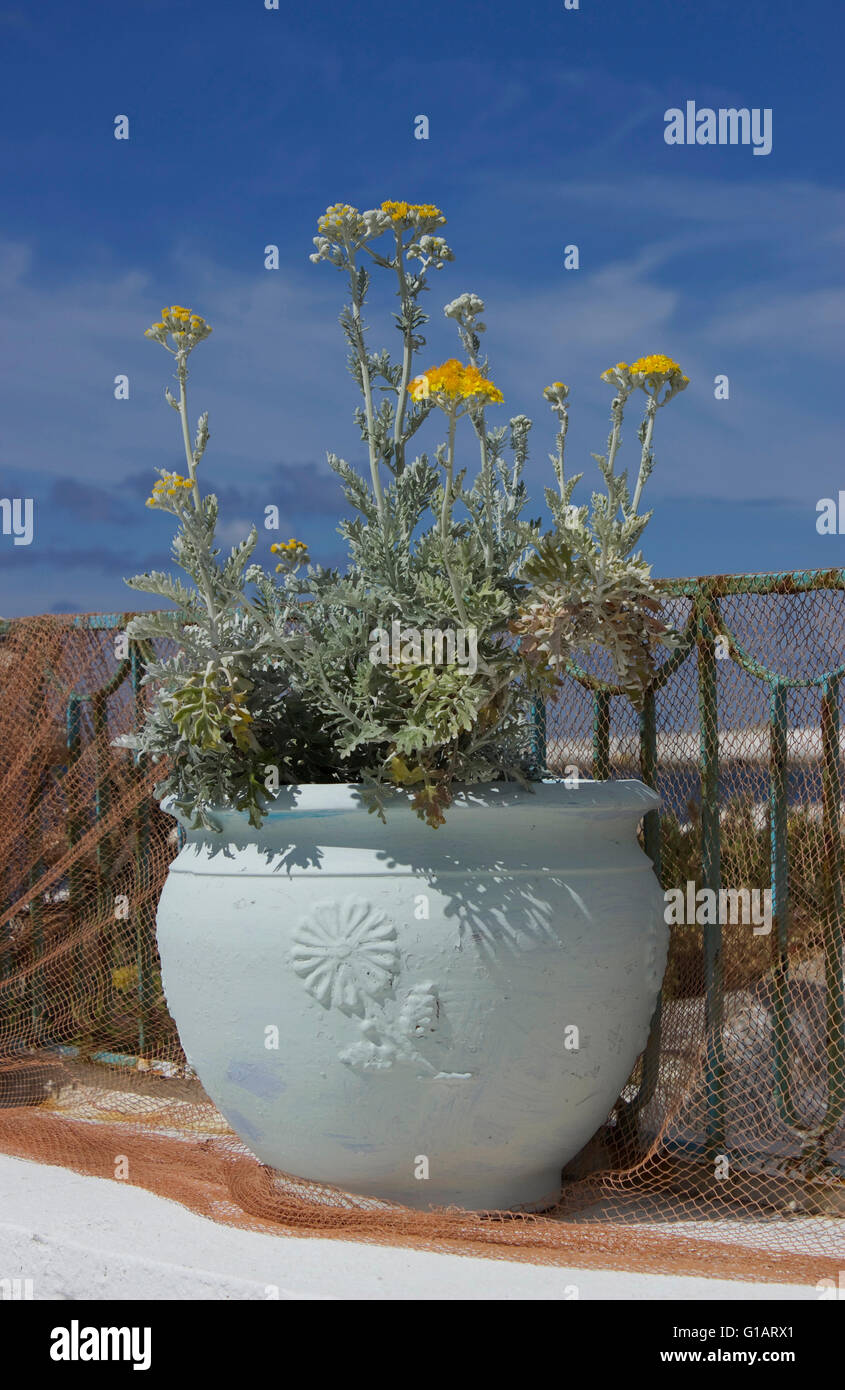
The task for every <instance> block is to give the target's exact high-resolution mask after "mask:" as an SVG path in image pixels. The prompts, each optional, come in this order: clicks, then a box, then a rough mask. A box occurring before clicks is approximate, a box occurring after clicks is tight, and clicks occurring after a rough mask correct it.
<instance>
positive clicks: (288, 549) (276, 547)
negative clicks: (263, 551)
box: [270, 536, 308, 555]
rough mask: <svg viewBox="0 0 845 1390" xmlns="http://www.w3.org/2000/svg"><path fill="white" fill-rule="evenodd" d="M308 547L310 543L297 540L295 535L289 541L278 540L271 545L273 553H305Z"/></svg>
mask: <svg viewBox="0 0 845 1390" xmlns="http://www.w3.org/2000/svg"><path fill="white" fill-rule="evenodd" d="M307 549H308V545H307V544H306V542H305V541H295V540H294V538H293V536H291V538H290V540H289V541H276V542H275V543H274V544H273V545H271V546H270V550H271V553H272V554H273V555H281V554H288V555H300V554H304V553H305V551H306V550H307Z"/></svg>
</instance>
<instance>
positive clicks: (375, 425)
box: [126, 202, 687, 1209]
mask: <svg viewBox="0 0 845 1390" xmlns="http://www.w3.org/2000/svg"><path fill="white" fill-rule="evenodd" d="M444 223H445V218H444V217H443V215H442V213H441V212H440V211H439V209H437V208H435V207H432V206H428V205H409V204H406V203H396V202H387V203H384V204H383V205H382V206H381V208H378V209H374V210H372V211H368V212H364V213H359V212H358V211H356V209H354V208H352V207H349V206H347V205H345V204H338V205H335V206H334V207H331V208H329V209H328V210H327V212H326V213H325V215H324V216H323V217H321V218H320V220H319V223H318V236H317V237H316V238H315V248H316V249H315V251H314V253H313V255H312V257H311V259H312V261H314V262H317V263H321V262H327V263H329V265H331V266H333V267H335V268H336V269H337V270H338V271H339V272H340V274H341V275H342V277H343V279H344V280H345V282H346V285H347V287H348V303H347V305H346V307H345V308H344V309H343V312H342V314H341V316H340V323H341V325H342V328H343V332H344V334H345V337H346V341H347V344H348V348H349V369H350V372H351V373H352V376H353V377H354V379H355V381H356V382H357V384H358V387H359V389H360V392H361V398H362V403H361V406H360V407H359V408H358V410H357V411H356V417H355V418H356V423H357V425H358V428H359V430H360V435H361V439H362V441H363V444H364V448H365V451H366V456H367V466H366V467H365V469H364V470H363V472H359V471H358V470H357V469H356V468H354V467H353V466H352V465H351V464H350V463H348V462H346V461H345V460H344V459H342V458H339V457H337V456H335V455H334V454H330V455H329V463H330V465H331V467H332V469H333V470H334V471H335V473H336V474H337V475H338V477H339V478H340V480H341V482H342V484H343V488H344V491H345V495H346V497H347V499H348V502H349V504H350V507H351V509H352V515H351V517H350V518H349V519H347V520H345V521H343V522H342V523H341V525H340V528H339V530H340V534H341V535H342V536H343V537H344V538H345V540H346V543H347V545H348V563H347V564H346V566H345V568H344V569H343V570H342V571H340V570H338V569H327V568H324V567H322V566H320V565H317V564H311V563H310V562H309V560H308V551H307V546H306V545H305V543H304V542H301V541H298V540H295V539H293V538H292V539H290V540H288V541H286V542H281V543H277V544H275V545H273V546H271V547H270V548H271V550H272V551H273V552H275V556H276V562H275V564H274V565H273V564H271V565H270V566H269V567H268V568H265V567H264V566H262V565H260V564H258V563H256V562H255V561H254V559H253V554H254V551H255V548H256V546H257V543H258V532H257V530H256V529H255V528H253V530H252V531H251V533H250V535H249V536H248V537H247V538H246V539H245V540H244V541H243V542H242V543H241V544H239V545H236V546H235V547H234V548H233V549H232V550H231V552H230V553H229V554H228V555H223V554H222V552H221V551H220V549H219V548H218V545H217V543H216V539H215V535H216V523H217V501H216V498H215V497H214V496H213V495H209V494H204V493H203V491H202V488H201V485H200V471H201V470H200V465H201V462H202V458H203V454H204V451H205V448H206V444H207V442H208V438H209V432H208V418H207V416H206V415H203V416H201V418H200V420H199V425H198V428H197V430H196V434H195V437H194V439H193V442H192V438H191V431H190V428H189V417H188V406H187V377H188V367H187V364H188V358H189V356H190V354H191V353H192V352H193V351H194V349H195V348H196V347H197V346H198V345H199V344H200V343H202V342H203V340H204V339H205V338H207V337H208V335H209V333H210V332H211V330H210V328H209V326H208V325H207V324H206V322H205V321H204V319H202V318H201V317H199V316H198V315H192V314H190V313H189V312H188V310H186V309H183V308H181V307H179V306H172V307H170V308H168V309H166V310H165V311H164V312H163V314H162V317H161V320H160V322H158V323H156V324H155V325H154V326H153V327H152V328H151V329H149V330H148V334H147V336H149V337H151V338H153V339H155V340H156V341H157V342H159V343H160V344H161V345H162V346H163V347H164V348H166V349H167V351H168V352H169V353H171V355H172V356H173V358H174V364H175V375H176V381H177V383H178V394H177V395H173V394H171V392H170V391H167V393H166V394H167V399H168V401H169V404H170V405H171V406H172V407H173V408H174V409H175V410H176V412H177V413H178V415H179V421H180V426H181V433H182V439H183V444H184V450H185V459H186V465H185V467H186V471H185V473H184V475H183V474H176V473H172V472H168V471H165V470H161V471H160V477H159V481H158V482H157V483H156V484H155V487H154V489H153V495H152V497H151V498H150V499H149V503H148V505H150V506H153V507H156V508H159V509H163V510H165V511H167V512H169V513H171V514H172V515H173V518H174V520H175V523H176V532H175V539H174V542H173V559H174V560H175V562H176V564H177V565H178V566H179V567H180V568H181V570H182V571H183V573H184V574H185V576H186V577H187V581H188V582H186V581H185V580H183V579H179V578H176V577H172V576H170V575H165V574H163V573H154V574H145V575H142V576H139V577H137V578H135V579H133V580H130V581H129V582H130V583H131V585H132V586H133V587H134V588H136V589H140V590H143V591H145V592H147V593H151V594H154V595H156V596H157V597H159V598H162V599H166V600H168V601H169V602H170V603H171V604H172V605H173V606H172V607H171V608H170V609H168V610H165V611H157V612H150V613H144V614H141V615H140V616H138V617H136V618H135V619H133V621H132V625H131V628H130V635H131V636H132V637H133V638H137V639H143V640H146V641H148V640H150V639H154V640H155V641H157V642H159V643H163V647H160V648H159V657H158V659H156V660H153V661H151V662H150V663H149V664H148V666H147V670H146V681H147V682H148V683H149V684H150V685H151V686H152V688H153V692H154V697H153V699H152V701H151V704H150V707H149V710H148V713H147V716H146V722H145V723H144V726H143V727H142V728H141V729H140V730H139V732H138V733H137V734H136V735H134V736H133V737H132V738H130V739H128V740H126V742H128V743H129V744H130V745H131V746H133V747H134V748H136V749H137V750H138V751H139V753H143V754H145V755H147V756H149V757H151V758H152V759H154V760H156V761H160V762H161V764H162V778H161V782H160V784H159V786H158V788H157V792H158V794H159V795H160V796H161V797H163V798H164V805H165V807H166V809H168V810H169V811H170V812H171V813H172V814H173V815H174V816H176V817H177V818H178V819H179V820H180V822H181V823H182V825H183V827H184V829H185V834H186V839H185V844H184V847H183V848H182V850H181V852H180V854H179V856H178V858H177V859H176V860H175V862H174V863H173V864H172V866H171V869H170V873H169V876H168V880H167V883H166V884H165V887H164V891H163V894H162V898H161V902H160V906H159V913H158V941H159V949H160V954H161V961H162V972H163V984H164V989H165V993H166V997H167V1001H168V1006H169V1007H170V1009H171V1012H172V1014H173V1017H174V1019H175V1020H176V1023H177V1026H178V1028H179V1033H180V1037H181V1040H182V1043H183V1045H184V1047H185V1050H186V1052H187V1054H188V1056H189V1057H190V1059H191V1061H192V1063H193V1065H194V1066H195V1067H196V1069H197V1071H198V1073H199V1075H200V1077H201V1079H202V1081H203V1084H204V1085H205V1088H206V1090H207V1091H208V1093H209V1095H210V1096H211V1097H212V1099H213V1100H214V1101H215V1103H216V1104H217V1105H218V1106H219V1107H220V1109H221V1111H222V1112H223V1114H224V1115H225V1116H226V1118H227V1119H228V1121H229V1123H230V1124H231V1125H232V1126H233V1128H234V1129H235V1130H236V1131H237V1133H238V1134H239V1135H240V1137H241V1138H242V1139H243V1140H244V1142H245V1143H246V1144H247V1145H248V1146H249V1147H250V1148H251V1149H252V1151H253V1152H254V1153H255V1154H256V1155H257V1156H258V1157H259V1158H260V1159H261V1160H262V1161H263V1162H264V1163H266V1164H268V1165H270V1166H271V1167H273V1168H276V1169H278V1170H281V1171H283V1172H286V1173H289V1174H293V1175H296V1176H298V1177H301V1178H310V1179H313V1180H317V1181H320V1182H324V1183H330V1184H334V1185H337V1186H339V1187H342V1188H346V1189H348V1190H350V1191H353V1192H358V1193H365V1194H371V1195H374V1196H380V1197H383V1198H386V1199H392V1200H395V1201H399V1202H402V1203H405V1204H407V1205H410V1206H416V1207H420V1206H422V1207H425V1206H428V1205H431V1204H452V1205H456V1206H461V1207H466V1208H474V1209H496V1208H505V1207H515V1206H532V1205H533V1206H536V1205H538V1204H544V1203H548V1201H550V1200H554V1198H555V1196H556V1195H557V1192H558V1190H559V1175H560V1170H561V1167H562V1165H563V1164H564V1163H565V1162H566V1161H567V1160H568V1159H569V1158H570V1157H571V1156H572V1155H573V1154H574V1153H576V1152H577V1151H578V1150H579V1149H580V1148H581V1147H582V1145H583V1144H584V1143H585V1142H586V1141H587V1139H589V1137H590V1136H591V1135H592V1133H593V1132H594V1131H595V1130H596V1129H597V1127H598V1126H599V1124H600V1123H601V1122H602V1121H603V1120H604V1119H605V1117H606V1115H607V1114H608V1112H609V1110H610V1108H611V1106H612V1104H613V1102H614V1101H615V1099H616V1098H617V1096H618V1094H619V1092H620V1090H621V1088H622V1086H623V1084H624V1082H625V1081H626V1079H627V1077H628V1075H629V1073H630V1070H631V1067H632V1065H633V1063H634V1061H635V1060H636V1057H637V1055H638V1053H639V1052H640V1050H641V1049H642V1047H643V1045H644V1043H645V1040H646V1036H647V1031H648V1023H649V1019H650V1017H651V1013H652V1010H653V1007H654V1003H655V999H656V995H657V991H658V989H659V986H660V979H661V975H662V970H663V965H664V960H665V953H666V944H667V935H668V933H667V928H666V927H665V925H664V922H663V913H662V897H661V894H660V890H659V887H658V885H657V882H656V880H655V879H654V876H653V874H652V872H651V866H650V863H649V861H648V860H647V858H646V857H645V855H644V854H643V853H642V852H641V850H640V848H639V846H638V844H637V839H636V828H637V824H638V822H639V820H640V819H641V817H642V816H643V814H644V813H645V812H647V811H649V810H652V809H654V808H655V807H656V806H657V805H658V798H657V796H656V794H655V793H654V792H653V791H651V790H650V789H649V788H647V787H645V786H644V785H642V784H641V783H639V782H636V781H616V782H605V783H597V782H590V781H588V780H582V781H579V782H577V783H576V784H574V785H573V784H572V782H571V780H569V781H567V782H563V781H562V780H561V779H556V778H553V777H550V776H548V775H547V774H546V773H545V772H544V769H543V767H542V766H539V765H538V760H537V757H536V753H535V741H534V737H533V730H532V727H531V721H530V718H529V711H530V709H531V707H532V705H535V704H536V703H537V702H543V701H547V700H550V699H554V698H555V697H556V696H557V694H558V692H559V690H560V689H561V685H562V676H563V673H564V672H565V669H566V665H567V662H568V661H569V660H570V658H571V657H572V656H573V655H574V653H576V652H578V651H580V650H583V649H585V648H590V647H593V646H595V645H596V644H598V645H599V646H601V647H602V648H604V649H605V650H606V651H607V652H608V653H609V656H610V658H611V659H612V661H613V664H614V667H615V670H616V673H617V677H618V680H619V682H620V683H621V685H622V686H623V687H624V689H625V690H626V692H628V693H629V694H630V696H631V698H632V699H633V700H635V701H636V700H638V699H640V698H641V696H642V691H643V688H644V686H645V684H646V683H647V682H648V680H649V678H650V676H651V674H652V672H653V670H654V664H655V660H656V655H657V652H658V650H659V648H660V647H661V646H664V647H665V646H671V645H672V644H673V642H674V641H675V635H674V634H673V632H672V631H671V630H670V629H669V628H667V627H666V626H665V625H664V623H663V622H662V621H661V617H660V608H661V605H660V597H659V592H658V591H657V589H656V587H655V586H654V584H653V582H652V580H651V578H650V570H649V567H648V565H647V564H646V563H645V561H644V560H643V559H642V556H641V554H639V553H638V552H637V553H635V547H636V545H637V543H638V541H639V539H640V536H641V534H642V531H643V528H644V527H645V525H646V523H647V521H648V516H649V515H650V514H648V513H645V514H644V513H641V512H640V510H639V506H640V500H641V496H642V491H643V487H644V485H645V483H646V481H647V479H648V476H649V473H650V472H651V469H652V462H653V456H652V435H653V429H654V425H655V420H656V416H657V413H658V411H659V410H660V409H661V408H662V406H663V405H665V404H666V402H667V401H668V400H669V399H671V398H672V397H673V396H674V395H675V394H676V393H677V392H678V391H680V390H681V389H683V387H684V386H686V384H687V381H686V378H685V377H684V376H683V375H682V373H681V371H680V368H679V367H678V366H677V364H676V363H674V362H672V361H670V360H669V359H668V358H665V357H662V356H659V357H648V358H644V359H641V360H640V361H638V362H634V363H633V364H631V365H630V366H628V365H627V364H625V363H619V364H618V365H617V366H615V367H613V368H610V369H609V370H608V371H607V372H606V373H604V377H605V380H606V381H607V382H608V383H609V385H610V386H611V387H612V388H613V393H614V394H613V399H612V405H611V432H610V438H609V443H608V448H607V453H606V454H605V455H602V456H596V459H597V462H598V465H599V468H600V470H601V474H602V477H603V480H604V485H605V490H604V492H603V493H601V494H599V493H596V494H594V495H593V497H592V499H591V502H590V504H589V505H584V506H575V505H574V504H573V501H572V496H573V491H574V488H575V486H576V485H577V483H578V481H579V478H580V475H577V476H575V477H572V478H567V476H566V474H565V468H564V451H565V443H566V433H567V424H568V408H569V407H568V390H567V387H566V386H565V385H563V384H562V383H560V382H556V383H554V385H552V386H550V387H548V388H547V389H546V390H545V392H544V395H545V398H546V400H547V401H548V403H549V405H550V407H551V410H552V412H553V415H554V417H555V420H556V423H557V440H556V448H555V452H554V453H553V454H552V455H551V461H552V464H553V469H554V478H555V486H554V487H551V488H549V489H547V491H546V501H547V505H548V510H549V512H550V514H551V521H552V525H551V528H550V529H549V530H548V531H546V532H545V533H544V532H543V530H542V527H541V524H540V522H539V521H537V520H531V519H528V518H526V517H525V515H524V511H525V507H526V500H527V499H526V491H525V484H524V481H523V473H524V469H525V463H526V458H527V453H528V437H529V430H530V428H531V422H530V421H529V420H528V419H527V418H526V417H525V416H524V415H517V416H515V417H514V418H512V419H510V420H509V421H508V423H506V424H497V423H495V418H494V417H495V412H497V411H498V410H499V408H500V407H501V405H502V394H501V392H500V391H499V390H498V388H497V387H496V386H495V384H494V381H493V380H492V378H491V375H490V371H489V367H488V362H487V358H486V357H485V356H482V354H481V343H482V335H483V333H484V332H485V325H484V323H483V322H482V321H481V315H482V314H483V312H484V305H483V303H482V301H481V300H480V299H479V298H478V297H477V296H476V295H474V294H462V295H461V296H460V297H459V298H457V299H455V300H453V301H452V302H451V303H449V304H447V305H446V308H445V313H446V316H447V318H449V319H451V320H452V321H453V323H454V325H455V328H456V330H457V335H458V340H459V344H460V357H456V358H452V359H449V360H448V361H445V362H443V363H441V364H439V365H435V366H429V367H427V368H425V369H424V370H422V371H421V370H419V367H420V361H419V354H420V350H421V349H422V348H423V347H424V346H425V339H424V337H423V335H422V329H423V328H424V325H425V323H426V322H427V315H426V314H425V312H424V311H423V308H422V306H421V296H422V293H423V291H424V290H425V289H426V288H427V282H428V280H429V278H430V277H431V276H432V275H433V274H434V273H436V272H437V271H438V270H440V269H441V268H442V267H443V265H444V264H445V263H446V262H447V261H450V260H452V259H453V255H452V251H451V249H450V248H449V246H448V245H447V243H446V241H445V239H444V238H443V235H442V228H443V225H444ZM373 274H384V275H386V276H389V277H390V279H391V280H392V282H393V284H394V285H395V287H396V293H397V299H398V312H396V313H395V314H394V319H395V324H396V329H397V330H398V333H399V351H398V355H397V360H394V359H393V358H392V357H391V356H390V355H389V354H388V352H386V351H373V350H372V349H371V348H370V346H369V343H368V338H367V333H366V331H365V327H364V317H363V315H364V309H365V305H366V303H367V301H368V294H369V292H370V283H371V276H372V275H373ZM635 395H640V398H641V399H644V404H645V412H644V418H643V422H642V426H641V428H640V432H639V438H640V443H641V450H640V458H639V468H638V474H637V480H636V484H635V487H634V491H633V495H632V494H631V492H630V490H629V487H628V483H627V478H626V474H625V472H619V471H617V455H618V450H619V447H620V442H621V430H622V423H623V415H624V412H625V409H626V406H627V405H628V403H629V401H630V400H631V398H632V397H634V396H635ZM420 431H423V432H424V433H428V434H429V435H432V436H433V448H432V450H431V451H429V452H425V451H420V452H414V450H413V448H412V446H413V444H414V441H415V438H416V437H417V435H418V432H420ZM420 437H421V438H422V437H424V435H423V434H421V435H420ZM471 456H474V457H475V459H476V463H475V466H474V468H473V469H472V471H470V463H469V459H470V457H471Z"/></svg>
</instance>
